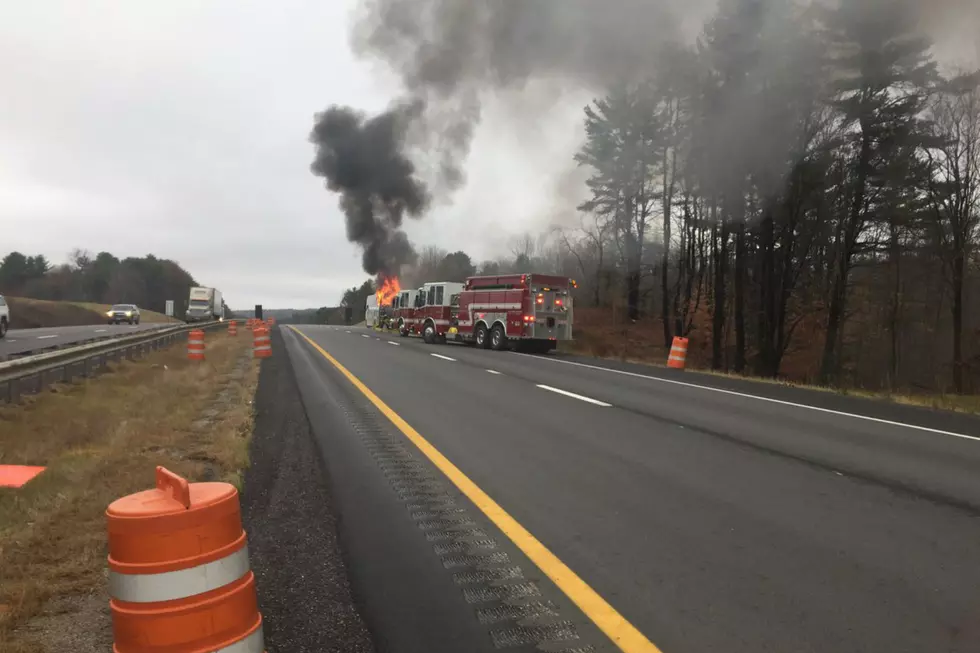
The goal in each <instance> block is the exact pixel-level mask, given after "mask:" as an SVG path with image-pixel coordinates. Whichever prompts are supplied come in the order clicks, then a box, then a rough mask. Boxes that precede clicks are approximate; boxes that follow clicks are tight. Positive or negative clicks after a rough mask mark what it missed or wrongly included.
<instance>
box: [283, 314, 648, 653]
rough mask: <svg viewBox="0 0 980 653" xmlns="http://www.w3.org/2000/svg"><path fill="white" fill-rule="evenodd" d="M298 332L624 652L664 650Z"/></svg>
mask: <svg viewBox="0 0 980 653" xmlns="http://www.w3.org/2000/svg"><path fill="white" fill-rule="evenodd" d="M290 329H292V330H293V331H294V332H296V333H297V334H299V335H300V336H301V337H302V338H303V339H304V340H306V342H308V343H309V344H310V346H311V347H313V348H314V349H315V350H317V351H318V352H319V353H320V355H321V356H323V357H324V358H326V359H327V360H328V361H330V363H331V364H332V365H333V366H334V367H336V368H337V370H338V371H340V373H341V374H343V375H344V376H345V377H346V378H347V380H348V381H350V382H351V384H353V385H354V387H355V388H357V389H358V390H359V391H360V392H361V394H363V395H364V396H365V397H367V398H368V400H369V401H370V402H371V403H372V404H374V406H375V407H376V408H377V409H378V410H380V411H381V413H382V414H384V416H385V417H387V418H388V419H389V420H391V423H392V424H394V425H395V427H397V428H398V430H399V431H401V432H402V434H404V435H405V437H406V438H408V439H409V440H411V441H412V443H413V444H414V445H415V446H416V447H418V449H419V451H421V452H422V453H423V454H425V456H426V458H428V459H429V460H431V461H432V463H433V464H434V465H435V466H436V467H437V468H439V471H441V472H442V473H443V474H445V475H446V478H448V479H449V480H450V481H452V483H453V485H455V486H456V487H457V488H459V491H460V492H462V493H463V494H464V495H466V497H467V498H468V499H469V500H470V501H472V502H473V503H474V505H476V507H477V508H479V509H480V510H481V511H482V512H483V514H485V515H486V516H487V517H488V518H489V519H490V521H492V522H493V523H494V524H495V525H496V526H497V528H499V529H500V530H501V531H502V532H503V533H504V535H506V536H507V537H508V538H510V540H511V541H512V542H513V543H514V544H515V545H516V546H517V548H519V549H520V550H521V551H523V552H524V555H526V556H527V557H528V558H530V560H531V562H533V563H534V564H535V565H537V566H538V568H539V569H540V570H541V571H542V572H543V573H544V574H545V575H546V576H547V577H548V578H550V579H551V581H552V582H553V583H554V584H555V585H557V586H558V588H559V589H560V590H561V591H562V592H564V593H565V595H566V596H567V597H568V598H569V599H571V600H572V601H573V602H574V603H575V605H577V606H578V607H579V608H580V609H581V610H582V612H584V613H585V615H586V616H587V617H588V618H589V619H591V620H592V622H593V623H595V625H596V626H598V627H599V629H600V630H601V631H602V632H604V633H605V634H606V636H607V637H609V639H611V640H612V641H613V643H614V644H615V645H616V646H618V647H619V649H620V650H621V651H624V653H662V652H661V650H660V649H659V648H657V647H656V645H654V643H653V642H651V641H650V640H649V639H647V638H646V636H645V635H644V634H643V633H641V632H640V631H639V630H637V629H636V627H635V626H633V624H631V623H630V622H629V621H627V620H626V618H625V617H623V615H621V614H619V612H617V611H616V608H614V607H612V606H611V605H609V603H608V602H607V601H606V600H605V599H604V598H602V597H601V596H599V594H598V593H597V592H596V591H595V590H594V589H592V588H591V587H589V585H588V584H587V583H586V582H585V581H584V580H582V579H581V578H579V577H578V575H576V573H575V572H574V571H572V570H571V569H569V568H568V566H567V565H566V564H565V563H564V562H562V561H561V560H559V559H558V557H557V556H556V555H555V554H554V553H552V552H551V551H549V550H548V548H547V547H545V545H543V544H542V543H541V542H539V541H538V539H537V538H536V537H534V536H533V535H531V533H530V532H529V531H528V530H527V529H526V528H524V527H523V526H521V525H520V524H519V523H518V522H517V520H515V519H514V518H513V517H511V516H510V515H509V514H507V511H505V510H504V509H503V508H501V507H500V506H499V505H498V504H497V502H496V501H494V500H493V499H491V498H490V495H488V494H487V493H486V492H484V491H483V490H481V489H480V488H479V486H477V485H476V483H474V482H473V481H471V480H470V479H469V478H468V477H467V476H466V474H464V473H463V472H461V471H460V470H459V468H458V467H456V465H454V464H453V463H452V462H450V461H449V459H448V458H446V457H445V456H444V455H442V453H440V452H439V450H438V449H436V448H435V447H434V446H432V445H431V444H429V441H428V440H426V439H425V438H424V437H422V436H421V435H420V434H419V432H418V431H416V430H415V429H414V428H412V427H411V426H410V425H409V424H408V422H406V421H405V420H403V419H402V418H401V417H400V416H399V415H398V413H396V412H395V411H393V410H392V409H391V408H389V407H388V404H386V403H385V402H383V401H382V400H381V399H380V398H379V397H378V395H376V394H374V392H372V391H371V389H370V388H368V387H367V386H366V385H364V383H362V382H361V380H360V379H358V378H357V377H356V376H354V375H353V374H351V372H350V371H349V370H348V369H347V368H346V367H344V366H343V365H341V364H340V361H338V360H337V359H336V358H334V357H333V356H331V355H330V354H329V353H327V351H326V350H324V349H323V347H321V346H320V345H318V344H317V343H315V342H313V340H311V339H310V338H309V336H307V335H306V334H305V333H303V332H302V331H300V330H299V329H297V328H296V327H293V326H290Z"/></svg>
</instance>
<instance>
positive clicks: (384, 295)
mask: <svg viewBox="0 0 980 653" xmlns="http://www.w3.org/2000/svg"><path fill="white" fill-rule="evenodd" d="M401 289H402V285H401V284H400V283H399V282H398V277H389V278H387V279H385V280H384V282H383V283H382V284H381V287H380V288H378V292H376V293H374V296H375V297H376V298H377V300H378V306H387V305H389V304H391V300H393V299H394V298H395V295H397V294H398V293H399V292H401Z"/></svg>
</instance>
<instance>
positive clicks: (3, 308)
mask: <svg viewBox="0 0 980 653" xmlns="http://www.w3.org/2000/svg"><path fill="white" fill-rule="evenodd" d="M9 328H10V307H9V306H7V300H6V299H4V298H3V295H0V338H2V337H4V336H5V335H7V329H9Z"/></svg>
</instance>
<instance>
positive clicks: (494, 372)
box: [487, 370, 503, 376]
mask: <svg viewBox="0 0 980 653" xmlns="http://www.w3.org/2000/svg"><path fill="white" fill-rule="evenodd" d="M487 371H488V372H490V373H491V374H501V373H500V372H498V371H497V370H487ZM501 376H503V375H502V374H501Z"/></svg>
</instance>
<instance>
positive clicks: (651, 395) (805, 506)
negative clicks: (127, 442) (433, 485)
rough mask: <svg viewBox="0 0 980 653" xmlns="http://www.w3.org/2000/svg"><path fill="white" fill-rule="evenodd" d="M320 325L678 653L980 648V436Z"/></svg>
mask: <svg viewBox="0 0 980 653" xmlns="http://www.w3.org/2000/svg"><path fill="white" fill-rule="evenodd" d="M303 331H304V332H305V333H307V335H309V336H310V337H311V338H313V339H314V340H315V341H316V342H317V343H319V344H320V345H321V346H322V347H323V348H324V349H326V350H327V351H328V352H330V353H331V354H332V355H334V356H335V357H336V358H337V359H338V360H339V361H340V362H341V363H342V364H343V365H345V366H346V367H347V368H348V369H349V370H350V371H351V372H352V373H353V374H355V375H356V376H357V377H358V378H360V379H361V380H362V381H363V382H364V383H365V384H366V385H367V386H368V387H370V388H371V389H372V390H374V391H375V392H376V393H377V394H378V395H379V396H380V397H381V398H382V399H383V400H384V401H385V402H387V403H388V405H389V406H391V408H392V409H394V410H395V411H396V412H397V413H398V414H399V415H400V416H401V417H403V418H404V419H405V420H406V421H407V422H408V423H409V424H411V425H412V426H413V427H415V429H417V430H418V431H419V432H420V433H421V434H423V435H424V437H426V438H427V439H428V440H429V442H431V443H432V444H433V445H434V446H435V447H437V448H438V449H439V450H440V451H441V452H442V453H443V454H445V455H446V456H447V457H448V458H449V459H450V460H451V461H452V462H454V463H455V464H456V465H457V466H458V467H459V468H460V469H461V470H462V471H463V472H464V473H466V474H467V475H468V476H469V477H470V478H471V479H472V480H473V481H474V482H476V483H477V484H478V485H479V486H480V487H481V488H482V489H483V490H485V491H486V492H487V493H488V494H489V495H490V496H491V497H493V498H494V499H495V500H496V501H497V502H498V503H499V504H500V505H501V506H502V507H503V508H504V509H506V510H507V511H508V512H510V514H511V515H513V516H514V517H515V518H516V519H517V520H518V521H519V522H520V523H521V524H522V525H523V526H524V527H526V528H527V529H528V530H529V531H530V532H531V533H532V534H534V535H535V536H536V537H537V538H538V539H540V540H541V541H542V542H543V543H544V544H545V545H546V546H547V547H548V548H549V549H551V551H553V552H554V553H555V554H556V555H557V556H558V557H559V558H561V559H562V560H563V561H564V562H565V563H566V564H568V566H569V567H571V569H573V570H574V571H575V572H577V573H578V574H579V575H580V576H581V577H582V578H583V579H584V580H585V581H586V582H587V583H589V584H590V585H591V586H592V587H593V588H594V589H595V590H596V591H597V592H598V593H599V594H600V595H602V596H603V597H605V598H606V600H608V601H609V602H610V603H611V604H613V606H614V607H615V608H616V609H618V610H619V611H620V612H621V613H622V614H623V616H625V617H626V618H627V619H628V620H629V621H631V622H632V623H633V624H634V625H635V626H636V627H637V628H639V629H640V630H641V631H642V632H643V633H645V634H646V635H647V636H648V637H649V638H650V639H651V640H652V641H653V642H654V643H656V644H657V645H658V646H660V647H661V648H662V649H663V650H664V651H665V652H666V653H672V652H678V653H684V652H694V651H716V650H726V651H745V652H746V653H747V652H749V651H753V652H755V651H826V650H834V651H879V650H888V651H910V652H911V651H917V652H918V651H974V650H980V639H978V637H977V635H978V623H980V590H978V588H980V582H978V581H980V544H978V543H980V523H978V519H977V516H976V510H975V509H974V506H973V504H974V503H975V501H976V499H977V494H976V489H975V487H973V485H972V484H971V483H969V478H968V477H969V474H970V472H971V470H974V471H975V470H976V469H977V464H976V463H977V453H976V451H977V449H976V447H977V446H980V442H976V441H974V440H970V439H967V438H957V437H953V436H949V435H942V434H937V433H930V432H925V431H919V430H915V429H905V428H903V427H898V426H890V425H886V424H882V423H879V422H872V421H868V420H860V419H856V418H853V417H848V416H846V415H838V414H833V413H826V412H814V411H812V410H807V409H806V408H802V407H794V406H789V405H785V404H778V403H773V402H766V401H759V400H755V399H752V398H749V397H744V396H738V395H729V394H724V393H718V392H714V391H710V390H703V389H700V388H693V387H690V386H686V385H678V384H673V383H663V382H655V381H651V380H649V379H644V378H639V377H634V376H627V375H620V374H614V373H611V372H606V371H601V370H592V369H590V368H586V367H580V366H576V365H565V364H561V363H557V362H555V361H554V360H550V359H545V360H542V359H540V358H536V357H522V356H519V355H516V354H501V353H496V352H486V351H477V350H472V349H466V348H461V347H427V346H424V345H422V344H420V343H418V342H417V341H414V340H411V339H409V340H406V339H399V338H398V337H397V336H389V335H382V336H380V337H379V336H378V335H376V334H373V333H372V332H365V331H359V330H357V329H345V328H323V327H319V328H317V327H303ZM348 331H350V333H348ZM364 335H366V336H368V337H366V338H365V337H361V336H364ZM389 342H394V343H397V346H394V345H390V344H389ZM293 347H294V348H295V347H297V345H295V344H294V345H293ZM299 349H300V350H301V351H302V353H303V355H305V356H308V357H316V356H318V354H316V352H315V351H314V350H312V349H311V348H310V347H308V346H301V347H299ZM294 353H295V352H294ZM432 354H438V356H439V357H436V356H433V355H432ZM542 386H545V387H542ZM556 391H561V392H564V393H571V395H569V394H560V393H559V392H556ZM576 395H577V396H576ZM587 400H591V401H587ZM596 402H598V403H596ZM604 404H609V405H604ZM914 416H915V419H910V420H909V421H911V422H913V423H915V420H916V419H918V420H927V419H928V416H927V415H926V416H923V415H920V414H918V413H914ZM961 423H962V424H967V425H969V424H971V423H972V422H970V421H969V420H967V421H966V422H961ZM972 432H973V433H974V434H980V429H977V430H974V431H972ZM967 434H969V433H967ZM841 469H844V470H846V471H845V472H844V473H842V472H841Z"/></svg>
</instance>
